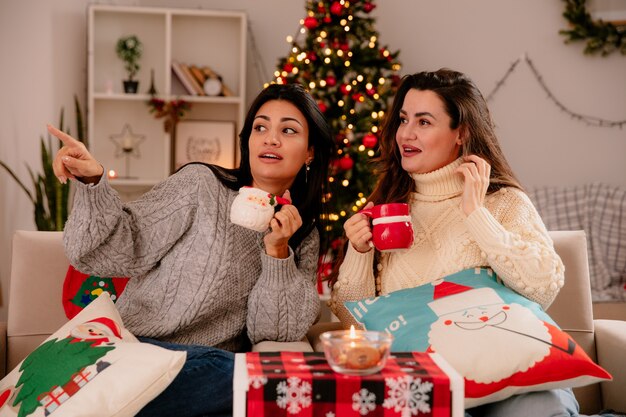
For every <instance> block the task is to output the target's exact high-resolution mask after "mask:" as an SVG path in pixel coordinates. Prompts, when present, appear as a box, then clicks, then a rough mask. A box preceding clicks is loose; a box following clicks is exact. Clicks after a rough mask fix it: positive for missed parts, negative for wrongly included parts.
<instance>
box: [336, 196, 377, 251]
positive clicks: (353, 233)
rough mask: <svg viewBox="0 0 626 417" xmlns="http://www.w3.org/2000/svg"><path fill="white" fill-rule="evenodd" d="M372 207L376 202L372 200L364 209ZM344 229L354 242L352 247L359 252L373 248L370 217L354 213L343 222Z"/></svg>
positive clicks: (349, 238) (351, 241)
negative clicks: (371, 244)
mask: <svg viewBox="0 0 626 417" xmlns="http://www.w3.org/2000/svg"><path fill="white" fill-rule="evenodd" d="M372 207H374V203H372V202H371V201H370V202H369V203H367V204H366V205H365V207H363V209H370V208H372ZM343 230H345V232H346V237H347V238H348V240H349V241H350V243H351V244H352V247H353V248H354V249H356V250H357V251H358V252H361V253H365V252H369V251H370V250H371V249H372V247H371V246H370V241H371V240H372V227H371V226H370V219H369V217H367V216H366V215H365V214H363V213H356V214H354V215H353V216H352V217H350V218H349V219H348V220H346V222H345V223H344V224H343Z"/></svg>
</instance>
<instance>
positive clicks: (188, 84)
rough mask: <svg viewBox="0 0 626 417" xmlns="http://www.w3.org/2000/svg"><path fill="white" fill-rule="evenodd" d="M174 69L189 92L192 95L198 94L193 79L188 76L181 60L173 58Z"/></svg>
mask: <svg viewBox="0 0 626 417" xmlns="http://www.w3.org/2000/svg"><path fill="white" fill-rule="evenodd" d="M172 71H174V74H176V77H177V78H178V80H179V81H180V83H181V84H182V85H183V87H185V90H187V93H189V95H191V96H197V95H198V92H197V90H196V89H195V88H194V87H193V84H192V83H191V80H190V79H189V78H188V76H187V74H186V73H185V71H184V70H183V67H182V65H181V63H180V62H178V61H176V60H172Z"/></svg>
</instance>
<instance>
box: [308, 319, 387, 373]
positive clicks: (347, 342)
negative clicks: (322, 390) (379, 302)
mask: <svg viewBox="0 0 626 417" xmlns="http://www.w3.org/2000/svg"><path fill="white" fill-rule="evenodd" d="M320 339H321V341H322V345H323V346H324V355H325V356H326V360H327V361H328V364H329V365H330V367H331V368H332V369H333V371H335V372H339V373H342V374H345V375H369V374H373V373H376V372H378V371H380V370H381V369H383V368H384V367H385V362H386V361H387V357H388V356H389V351H390V348H391V342H392V341H393V336H392V335H390V334H388V333H383V332H376V331H371V330H353V329H351V330H334V331H330V332H324V333H322V334H321V335H320Z"/></svg>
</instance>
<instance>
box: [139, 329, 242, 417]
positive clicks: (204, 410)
mask: <svg viewBox="0 0 626 417" xmlns="http://www.w3.org/2000/svg"><path fill="white" fill-rule="evenodd" d="M138 339H139V341H141V342H144V343H150V344H153V345H156V346H160V347H163V348H165V349H169V350H176V351H184V352H187V360H186V361H185V364H184V365H183V368H182V369H181V371H180V373H179V374H178V375H177V376H176V378H174V380H173V381H172V383H171V384H170V385H169V386H168V387H167V388H166V389H165V391H163V392H162V393H161V394H159V396H157V397H156V398H155V399H154V400H152V401H150V402H149V403H148V404H147V405H146V406H145V407H144V408H142V409H141V411H140V412H139V413H138V414H137V416H142V417H159V416H163V417H172V416H176V417H199V416H212V417H213V416H230V415H232V407H233V371H234V367H235V355H234V353H232V352H228V351H225V350H221V349H217V348H213V347H208V346H200V345H181V344H176V343H167V342H161V341H158V340H154V339H148V338H145V337H140V338H138Z"/></svg>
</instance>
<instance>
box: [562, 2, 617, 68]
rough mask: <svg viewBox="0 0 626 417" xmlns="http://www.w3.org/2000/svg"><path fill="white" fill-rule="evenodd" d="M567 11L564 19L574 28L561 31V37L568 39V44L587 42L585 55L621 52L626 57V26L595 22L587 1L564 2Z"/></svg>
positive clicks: (600, 21) (564, 13)
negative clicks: (587, 6)
mask: <svg viewBox="0 0 626 417" xmlns="http://www.w3.org/2000/svg"><path fill="white" fill-rule="evenodd" d="M563 1H565V4H566V6H565V11H564V12H563V17H565V19H567V21H568V22H569V23H570V25H571V26H572V28H571V29H568V30H565V29H563V30H560V31H559V33H560V34H561V35H564V36H566V37H567V38H568V39H567V40H566V41H565V42H566V43H569V42H575V41H581V40H587V45H586V46H585V50H584V53H585V54H595V53H597V52H600V54H601V55H603V56H605V55H609V54H610V53H612V52H614V51H620V52H621V53H622V55H626V25H617V26H616V25H614V24H612V23H609V22H604V21H602V20H598V21H594V20H593V19H592V18H591V15H590V14H589V12H587V8H586V7H585V3H586V0H563Z"/></svg>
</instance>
